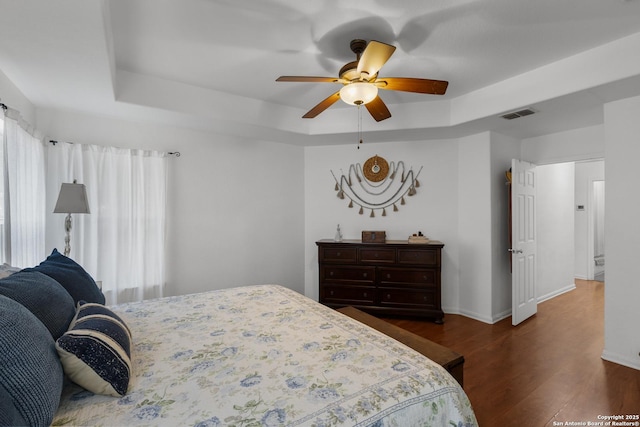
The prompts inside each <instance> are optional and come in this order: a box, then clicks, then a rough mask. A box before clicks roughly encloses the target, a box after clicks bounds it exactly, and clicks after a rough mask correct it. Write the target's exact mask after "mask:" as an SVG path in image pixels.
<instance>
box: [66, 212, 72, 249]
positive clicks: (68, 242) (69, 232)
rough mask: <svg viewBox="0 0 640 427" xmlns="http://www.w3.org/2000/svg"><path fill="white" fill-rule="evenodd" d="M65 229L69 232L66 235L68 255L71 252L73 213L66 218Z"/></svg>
mask: <svg viewBox="0 0 640 427" xmlns="http://www.w3.org/2000/svg"><path fill="white" fill-rule="evenodd" d="M64 230H65V231H66V232H67V234H66V236H65V237H64V256H66V257H68V256H69V254H70V253H71V214H67V217H66V218H65V219H64Z"/></svg>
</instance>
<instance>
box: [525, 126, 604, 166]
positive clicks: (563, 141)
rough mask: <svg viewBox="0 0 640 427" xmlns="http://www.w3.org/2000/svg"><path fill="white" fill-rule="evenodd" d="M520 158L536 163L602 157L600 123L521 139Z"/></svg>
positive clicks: (602, 144)
mask: <svg viewBox="0 0 640 427" xmlns="http://www.w3.org/2000/svg"><path fill="white" fill-rule="evenodd" d="M521 150H522V151H521V156H522V157H521V158H522V160H526V161H527V162H531V163H534V164H536V165H543V164H548V163H562V162H570V161H578V160H591V159H602V158H603V157H604V127H603V126H602V125H595V126H589V127H585V128H580V129H572V130H568V131H565V132H558V133H553V134H549V135H543V136H539V137H535V138H527V139H524V140H522V149H521Z"/></svg>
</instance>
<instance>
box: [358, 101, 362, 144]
mask: <svg viewBox="0 0 640 427" xmlns="http://www.w3.org/2000/svg"><path fill="white" fill-rule="evenodd" d="M361 144H362V105H361V104H360V105H358V150H359V149H360V145H361Z"/></svg>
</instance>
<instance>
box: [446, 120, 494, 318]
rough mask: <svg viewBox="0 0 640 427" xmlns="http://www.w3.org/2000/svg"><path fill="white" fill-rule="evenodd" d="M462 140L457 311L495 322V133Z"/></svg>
mask: <svg viewBox="0 0 640 427" xmlns="http://www.w3.org/2000/svg"><path fill="white" fill-rule="evenodd" d="M458 144H459V149H458V162H459V166H458V167H459V169H458V190H457V193H458V238H459V248H460V249H459V254H460V258H459V261H458V264H459V267H458V268H459V271H460V291H459V293H460V297H459V305H458V310H457V312H459V313H461V314H464V315H465V316H468V317H472V318H474V319H478V320H482V321H483V322H486V323H492V316H491V314H492V312H491V308H492V307H491V302H492V291H491V289H492V284H493V282H492V280H491V279H492V276H491V274H492V263H491V256H492V253H491V251H490V250H489V248H490V247H491V233H492V230H491V174H490V170H491V133H490V132H484V133H481V134H477V135H473V136H470V137H466V138H461V139H460V141H459V143H458ZM452 310H455V308H452Z"/></svg>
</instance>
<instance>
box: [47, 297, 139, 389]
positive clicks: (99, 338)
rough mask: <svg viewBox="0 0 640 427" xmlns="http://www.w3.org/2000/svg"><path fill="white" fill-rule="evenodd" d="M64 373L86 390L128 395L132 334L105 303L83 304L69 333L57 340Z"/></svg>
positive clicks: (82, 302) (80, 304)
mask: <svg viewBox="0 0 640 427" xmlns="http://www.w3.org/2000/svg"><path fill="white" fill-rule="evenodd" d="M56 349H57V350H58V354H59V355H60V361H61V362H62V367H63V369H64V373H65V374H66V375H67V376H68V377H69V379H71V381H73V382H75V383H76V384H78V385H80V386H82V387H84V388H85V389H87V390H89V391H91V392H93V393H96V394H104V395H108V396H116V397H117V396H124V395H125V394H126V393H127V389H128V387H129V380H130V378H131V331H129V328H128V327H127V325H126V324H125V323H124V321H123V320H122V319H121V318H120V317H118V315H116V314H115V313H114V312H112V311H111V310H109V309H108V308H107V307H105V306H103V305H101V304H95V303H86V302H84V301H80V302H79V303H78V310H77V313H76V316H75V318H74V319H73V321H72V322H71V326H70V328H69V330H68V331H67V332H66V333H65V334H64V335H63V336H61V337H60V338H58V340H57V341H56Z"/></svg>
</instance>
